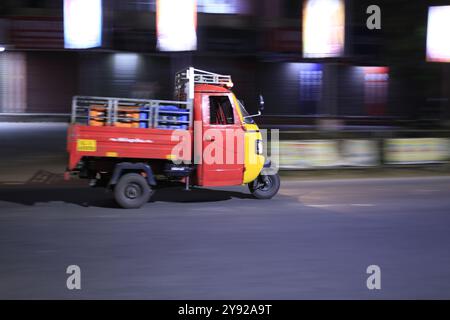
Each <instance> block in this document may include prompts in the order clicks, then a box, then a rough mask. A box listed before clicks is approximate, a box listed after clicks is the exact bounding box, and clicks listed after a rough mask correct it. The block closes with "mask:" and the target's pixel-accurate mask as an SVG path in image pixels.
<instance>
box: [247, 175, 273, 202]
mask: <svg viewBox="0 0 450 320" xmlns="http://www.w3.org/2000/svg"><path fill="white" fill-rule="evenodd" d="M248 188H249V190H250V192H251V193H252V195H253V196H254V197H255V198H258V199H270V198H272V197H273V196H275V195H276V194H277V192H278V190H279V189H280V176H279V175H278V174H273V175H260V176H258V178H256V179H255V180H254V181H252V182H250V183H249V184H248Z"/></svg>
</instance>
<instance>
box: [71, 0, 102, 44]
mask: <svg viewBox="0 0 450 320" xmlns="http://www.w3.org/2000/svg"><path fill="white" fill-rule="evenodd" d="M101 45H102V0H64V47H65V48H68V49H86V48H93V47H99V46H101Z"/></svg>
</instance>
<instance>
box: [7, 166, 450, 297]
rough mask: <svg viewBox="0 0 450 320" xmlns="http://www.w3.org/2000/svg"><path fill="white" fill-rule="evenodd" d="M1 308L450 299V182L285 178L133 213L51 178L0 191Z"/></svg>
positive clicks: (176, 196)
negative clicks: (375, 276)
mask: <svg viewBox="0 0 450 320" xmlns="http://www.w3.org/2000/svg"><path fill="white" fill-rule="evenodd" d="M69 265H78V266H79V267H80V268H81V290H68V289H67V287H66V280H67V277H68V276H69V275H68V274H66V268H67V267H68V266H69ZM370 265H377V266H379V267H380V269H381V290H369V289H368V288H367V286H366V279H367V278H368V277H369V275H368V274H367V273H366V269H367V267H368V266H370ZM0 298H2V299H5V298H6V299H16V298H19V299H21V298H32V299H50V298H63V299H71V298H124V299H128V298H142V299H334V298H336V299H380V298H388V299H389V298H401V299H418V298H424V299H431V298H438V299H441V298H446V299H449V298H450V178H449V177H431V178H400V179H399V178H395V179H386V178H384V179H354V180H321V181H301V180H293V179H283V180H282V188H281V190H280V193H279V195H278V196H277V197H275V198H274V199H272V200H268V201H264V200H255V199H252V198H251V197H250V196H249V194H248V193H247V192H246V190H245V189H244V188H240V187H236V188H226V189H214V190H205V189H197V190H192V191H189V192H185V191H183V190H181V189H177V188H174V189H167V190H164V191H158V192H157V193H156V194H155V197H154V199H153V201H152V202H150V203H148V204H147V205H145V206H144V207H143V208H141V209H138V210H123V209H119V208H118V207H117V206H116V205H115V203H114V201H113V200H112V196H111V194H108V193H105V192H104V191H103V190H101V189H89V188H87V187H85V186H84V185H81V184H79V183H68V184H63V183H61V182H59V181H58V178H57V177H52V176H51V174H50V175H49V176H47V177H46V176H45V174H44V177H43V178H42V179H37V180H35V181H28V182H26V183H20V184H13V183H8V182H6V183H3V184H1V185H0Z"/></svg>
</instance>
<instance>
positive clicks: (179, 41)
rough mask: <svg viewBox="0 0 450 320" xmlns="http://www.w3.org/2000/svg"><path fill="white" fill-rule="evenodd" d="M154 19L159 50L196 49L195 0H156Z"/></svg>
mask: <svg viewBox="0 0 450 320" xmlns="http://www.w3.org/2000/svg"><path fill="white" fill-rule="evenodd" d="M156 21H157V27H156V29H157V33H158V49H159V50H160V51H191V50H195V49H197V34H196V28H197V7H196V1H195V0H158V2H157V7H156Z"/></svg>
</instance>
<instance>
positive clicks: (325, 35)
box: [303, 0, 345, 58]
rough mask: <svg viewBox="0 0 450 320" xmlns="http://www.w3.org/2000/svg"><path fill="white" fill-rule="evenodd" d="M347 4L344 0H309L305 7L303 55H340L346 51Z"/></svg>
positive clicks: (306, 56) (319, 56)
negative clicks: (345, 4)
mask: <svg viewBox="0 0 450 320" xmlns="http://www.w3.org/2000/svg"><path fill="white" fill-rule="evenodd" d="M344 37H345V6H344V1H342V0H308V1H307V2H306V4H305V7H304V9H303V56H304V57H305V58H323V57H339V56H341V55H342V54H343V51H344Z"/></svg>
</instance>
